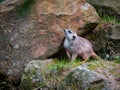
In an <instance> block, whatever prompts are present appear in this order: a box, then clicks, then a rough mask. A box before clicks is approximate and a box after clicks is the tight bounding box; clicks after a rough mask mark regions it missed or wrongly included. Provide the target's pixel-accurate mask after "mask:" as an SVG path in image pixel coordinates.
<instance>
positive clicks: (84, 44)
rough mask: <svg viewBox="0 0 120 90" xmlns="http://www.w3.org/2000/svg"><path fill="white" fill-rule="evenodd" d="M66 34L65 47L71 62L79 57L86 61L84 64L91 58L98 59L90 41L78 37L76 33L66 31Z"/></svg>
mask: <svg viewBox="0 0 120 90" xmlns="http://www.w3.org/2000/svg"><path fill="white" fill-rule="evenodd" d="M64 34H65V40H64V43H63V46H64V48H65V49H66V53H67V56H68V57H69V59H70V60H72V61H73V60H75V59H76V58H77V56H81V58H82V59H84V62H86V61H87V60H88V59H89V58H90V57H93V58H97V57H98V56H97V55H96V54H95V52H94V51H93V47H92V44H91V43H90V41H88V40H87V39H85V38H82V37H80V36H78V35H77V34H76V33H75V32H73V31H72V30H69V29H65V30H64Z"/></svg>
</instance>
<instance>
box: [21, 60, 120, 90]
mask: <svg viewBox="0 0 120 90" xmlns="http://www.w3.org/2000/svg"><path fill="white" fill-rule="evenodd" d="M51 61H53V60H51ZM52 63H53V62H52ZM49 65H50V64H49ZM63 72H64V70H63ZM58 73H62V72H58V71H57V70H56V69H55V68H54V71H53V70H51V68H49V67H48V66H47V64H46V65H45V64H43V62H41V61H31V62H30V63H29V64H28V65H27V67H26V68H25V72H24V74H23V76H22V80H21V84H20V86H19V88H20V89H22V90H33V89H37V90H39V89H43V90H44V89H45V90H46V89H47V90H51V89H53V90H54V89H57V90H119V89H120V82H119V81H116V79H117V78H119V77H120V74H119V73H120V71H119V65H117V64H115V63H112V62H108V61H100V60H99V61H94V62H89V63H86V64H83V65H81V66H77V67H75V68H74V69H73V70H70V71H68V73H67V74H66V75H62V74H61V76H59V75H57V74H58ZM56 75H57V76H56Z"/></svg>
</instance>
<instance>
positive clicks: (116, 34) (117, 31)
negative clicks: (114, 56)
mask: <svg viewBox="0 0 120 90" xmlns="http://www.w3.org/2000/svg"><path fill="white" fill-rule="evenodd" d="M108 32H109V33H108V36H109V38H110V39H113V40H116V39H120V25H113V26H111V28H110V30H109V31H108Z"/></svg>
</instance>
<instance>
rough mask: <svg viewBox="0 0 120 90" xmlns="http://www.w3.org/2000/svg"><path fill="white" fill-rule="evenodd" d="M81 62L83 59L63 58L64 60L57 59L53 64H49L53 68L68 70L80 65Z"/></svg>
mask: <svg viewBox="0 0 120 90" xmlns="http://www.w3.org/2000/svg"><path fill="white" fill-rule="evenodd" d="M80 64H81V61H80V60H78V59H77V60H74V61H68V60H66V59H62V60H58V59H56V60H55V63H54V64H52V65H48V67H49V69H51V70H58V71H64V70H68V69H70V68H74V67H76V66H79V65H80Z"/></svg>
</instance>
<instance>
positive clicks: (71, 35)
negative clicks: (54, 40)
mask: <svg viewBox="0 0 120 90" xmlns="http://www.w3.org/2000/svg"><path fill="white" fill-rule="evenodd" d="M64 34H65V36H66V38H67V39H69V40H71V41H74V40H75V39H76V38H77V34H76V33H75V32H73V31H72V30H70V29H65V30H64Z"/></svg>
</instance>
